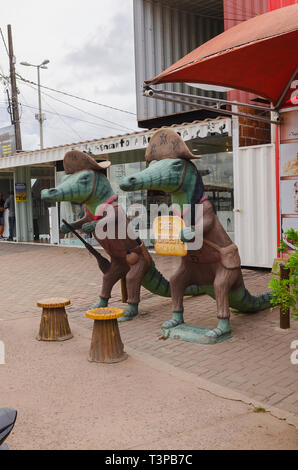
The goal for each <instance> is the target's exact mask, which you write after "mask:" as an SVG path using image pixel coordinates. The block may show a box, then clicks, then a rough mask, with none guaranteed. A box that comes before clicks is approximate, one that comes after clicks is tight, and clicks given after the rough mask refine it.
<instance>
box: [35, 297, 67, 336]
mask: <svg viewBox="0 0 298 470" xmlns="http://www.w3.org/2000/svg"><path fill="white" fill-rule="evenodd" d="M69 304H70V300H68V299H64V298H60V297H51V298H48V299H43V300H39V301H38V302H37V306H38V307H42V315H41V321H40V328H39V334H38V336H37V337H36V339H38V340H39V341H65V340H66V339H70V338H72V336H73V335H72V333H71V331H70V327H69V323H68V319H67V314H66V312H65V306H66V305H69Z"/></svg>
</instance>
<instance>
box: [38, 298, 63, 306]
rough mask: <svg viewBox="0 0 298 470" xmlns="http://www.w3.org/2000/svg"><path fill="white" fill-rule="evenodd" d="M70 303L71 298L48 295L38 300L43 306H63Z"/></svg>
mask: <svg viewBox="0 0 298 470" xmlns="http://www.w3.org/2000/svg"><path fill="white" fill-rule="evenodd" d="M69 304H70V300H68V299H65V298H63V297H48V298H47V299H42V300H39V301H38V302H37V306H38V307H43V308H61V307H65V306H66V305H69Z"/></svg>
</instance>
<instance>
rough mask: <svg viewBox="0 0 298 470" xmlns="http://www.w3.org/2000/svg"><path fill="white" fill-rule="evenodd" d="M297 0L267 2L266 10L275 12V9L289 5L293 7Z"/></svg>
mask: <svg viewBox="0 0 298 470" xmlns="http://www.w3.org/2000/svg"><path fill="white" fill-rule="evenodd" d="M295 3H298V0H268V10H269V11H272V10H276V9H277V8H282V7H288V6H289V5H295Z"/></svg>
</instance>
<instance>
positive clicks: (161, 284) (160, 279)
mask: <svg viewBox="0 0 298 470" xmlns="http://www.w3.org/2000/svg"><path fill="white" fill-rule="evenodd" d="M142 286H143V287H145V289H147V290H149V291H150V292H152V294H156V295H160V296H161V297H171V287H170V283H169V281H168V280H167V279H166V278H165V277H164V276H163V275H162V274H161V272H160V271H158V269H156V267H155V264H154V262H153V261H152V265H151V268H150V269H149V271H147V272H146V274H145V276H144V277H143V280H142Z"/></svg>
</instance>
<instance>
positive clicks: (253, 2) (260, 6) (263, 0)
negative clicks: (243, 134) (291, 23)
mask: <svg viewBox="0 0 298 470" xmlns="http://www.w3.org/2000/svg"><path fill="white" fill-rule="evenodd" d="M268 1H269V0H223V6H224V25H225V30H226V29H230V28H232V27H233V26H236V25H237V24H239V23H242V22H243V21H245V20H249V19H250V18H253V17H254V16H256V15H262V14H263V13H266V12H267V11H268ZM272 1H273V0H272ZM252 98H256V95H253V94H252V93H247V92H245V91H238V90H235V91H230V92H228V94H227V99H228V100H231V101H239V102H242V103H249V102H250V100H251V99H252Z"/></svg>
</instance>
